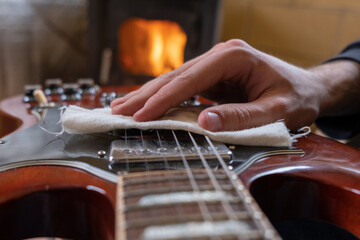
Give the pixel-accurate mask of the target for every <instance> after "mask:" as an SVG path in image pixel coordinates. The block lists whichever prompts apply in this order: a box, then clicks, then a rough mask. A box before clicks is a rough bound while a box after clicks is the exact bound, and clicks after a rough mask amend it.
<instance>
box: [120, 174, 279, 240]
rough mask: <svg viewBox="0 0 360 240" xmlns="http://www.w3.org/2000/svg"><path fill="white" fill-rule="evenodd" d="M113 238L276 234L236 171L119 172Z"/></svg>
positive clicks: (265, 236) (263, 236) (258, 236)
mask: <svg viewBox="0 0 360 240" xmlns="http://www.w3.org/2000/svg"><path fill="white" fill-rule="evenodd" d="M116 219H117V220H116V222H117V227H116V230H117V232H116V239H118V240H120V239H121V240H124V239H280V237H279V236H278V234H277V233H276V231H275V230H274V228H273V227H272V225H271V224H270V222H269V221H268V220H267V218H266V216H265V215H264V214H263V213H262V212H261V210H260V208H259V207H258V206H257V204H256V203H255V201H254V200H253V198H252V197H251V195H250V194H249V192H248V191H247V189H246V188H245V187H244V185H243V184H242V183H241V182H240V180H239V179H238V178H237V176H236V175H235V174H233V173H231V172H230V176H229V174H228V173H227V172H226V171H224V170H210V172H209V171H208V170H206V169H197V170H194V169H191V170H190V169H187V170H169V171H161V172H160V171H157V172H142V173H135V174H128V175H123V176H121V177H119V182H118V190H117V212H116Z"/></svg>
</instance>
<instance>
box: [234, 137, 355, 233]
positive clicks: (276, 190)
mask: <svg viewBox="0 0 360 240" xmlns="http://www.w3.org/2000/svg"><path fill="white" fill-rule="evenodd" d="M294 146H296V147H299V148H301V149H303V150H304V151H305V155H304V156H301V157H300V156H277V157H271V158H267V159H263V160H262V161H261V162H258V163H257V164H255V165H253V166H252V167H251V168H250V169H248V170H247V171H246V172H245V173H243V174H242V175H241V176H240V178H241V179H242V180H243V181H244V182H245V183H246V184H247V186H248V187H249V189H250V192H251V193H252V194H253V196H254V197H255V199H256V200H257V201H258V203H259V205H260V206H261V207H262V208H263V210H264V211H265V213H267V215H268V216H269V218H270V220H271V221H273V222H276V221H284V220H289V219H318V220H322V221H326V222H330V223H333V224H336V225H338V226H341V227H343V228H345V229H347V230H348V231H350V232H352V233H354V234H355V235H357V236H358V237H360V224H359V223H360V151H359V150H357V149H355V148H352V147H349V146H346V145H344V144H342V143H339V142H336V141H334V140H331V139H328V138H324V137H320V136H317V135H313V134H311V135H309V136H307V137H304V138H302V139H299V141H298V142H297V143H295V144H294Z"/></svg>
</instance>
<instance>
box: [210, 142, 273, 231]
mask: <svg viewBox="0 0 360 240" xmlns="http://www.w3.org/2000/svg"><path fill="white" fill-rule="evenodd" d="M205 139H206V141H207V142H208V143H209V145H210V147H211V149H212V150H213V151H214V153H215V155H216V157H217V159H218V160H219V163H220V164H221V166H222V168H223V169H224V171H225V173H226V175H227V176H228V178H229V180H230V182H231V184H232V185H233V187H234V188H235V189H236V192H237V193H238V195H239V196H241V198H242V199H245V198H246V196H245V194H244V192H243V191H241V190H240V189H239V188H238V187H237V184H236V183H235V181H234V179H233V178H232V176H233V174H231V172H230V170H229V169H228V167H227V165H226V163H225V161H224V159H223V158H222V157H221V156H220V154H219V152H218V151H217V150H216V148H215V146H214V144H213V143H212V141H211V139H210V138H209V137H208V136H205ZM235 176H236V175H235ZM236 178H237V176H236ZM237 180H238V179H237ZM238 181H239V180H238ZM241 184H242V183H241ZM244 205H245V208H246V210H247V211H248V212H249V213H250V216H251V218H252V219H253V220H254V223H255V224H256V225H257V226H258V228H260V229H262V230H263V233H265V232H266V229H267V228H268V227H267V226H266V225H264V224H263V222H262V221H257V220H256V219H254V216H255V211H256V210H254V209H253V208H252V207H251V205H250V204H247V203H246V201H244Z"/></svg>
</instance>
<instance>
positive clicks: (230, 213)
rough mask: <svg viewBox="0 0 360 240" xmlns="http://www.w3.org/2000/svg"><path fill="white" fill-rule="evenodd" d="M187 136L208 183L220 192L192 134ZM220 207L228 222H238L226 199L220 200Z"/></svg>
mask: <svg viewBox="0 0 360 240" xmlns="http://www.w3.org/2000/svg"><path fill="white" fill-rule="evenodd" d="M188 134H189V137H190V139H191V141H192V143H193V145H194V147H195V149H196V151H197V154H198V155H199V157H200V160H201V162H202V164H203V165H204V167H205V170H206V172H207V175H208V176H209V178H210V181H211V183H212V185H213V186H214V188H215V190H216V191H219V192H222V188H221V186H220V184H219V182H218V181H217V179H216V177H215V176H214V174H213V172H212V170H211V168H210V166H209V164H208V163H207V161H206V159H205V158H204V155H203V154H202V153H201V151H200V149H199V146H198V144H197V143H196V141H195V139H194V137H193V136H192V134H191V133H190V132H188ZM218 160H219V161H220V159H218ZM221 205H222V206H223V208H224V210H225V213H226V215H227V216H228V218H229V219H230V220H234V221H236V220H238V219H237V216H236V214H234V212H233V209H232V207H231V205H230V203H229V201H228V200H227V199H226V198H225V199H222V200H221Z"/></svg>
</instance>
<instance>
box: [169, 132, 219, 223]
mask: <svg viewBox="0 0 360 240" xmlns="http://www.w3.org/2000/svg"><path fill="white" fill-rule="evenodd" d="M171 131H172V134H173V137H174V140H175V142H176V146H177V148H178V149H179V152H180V156H181V159H182V162H183V164H184V167H185V170H186V174H187V176H188V178H189V181H190V184H191V187H192V188H193V191H194V192H197V193H200V189H199V185H198V184H197V182H196V180H195V178H194V175H193V173H192V171H191V168H190V166H189V163H188V161H187V159H186V157H185V154H184V152H183V150H182V148H181V146H180V143H179V140H178V138H177V136H176V134H175V132H174V130H171ZM198 205H199V208H200V212H201V214H202V216H203V219H204V220H205V221H210V222H211V221H213V219H212V217H211V214H210V212H209V209H208V208H207V205H206V204H205V201H204V200H203V199H201V201H198Z"/></svg>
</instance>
